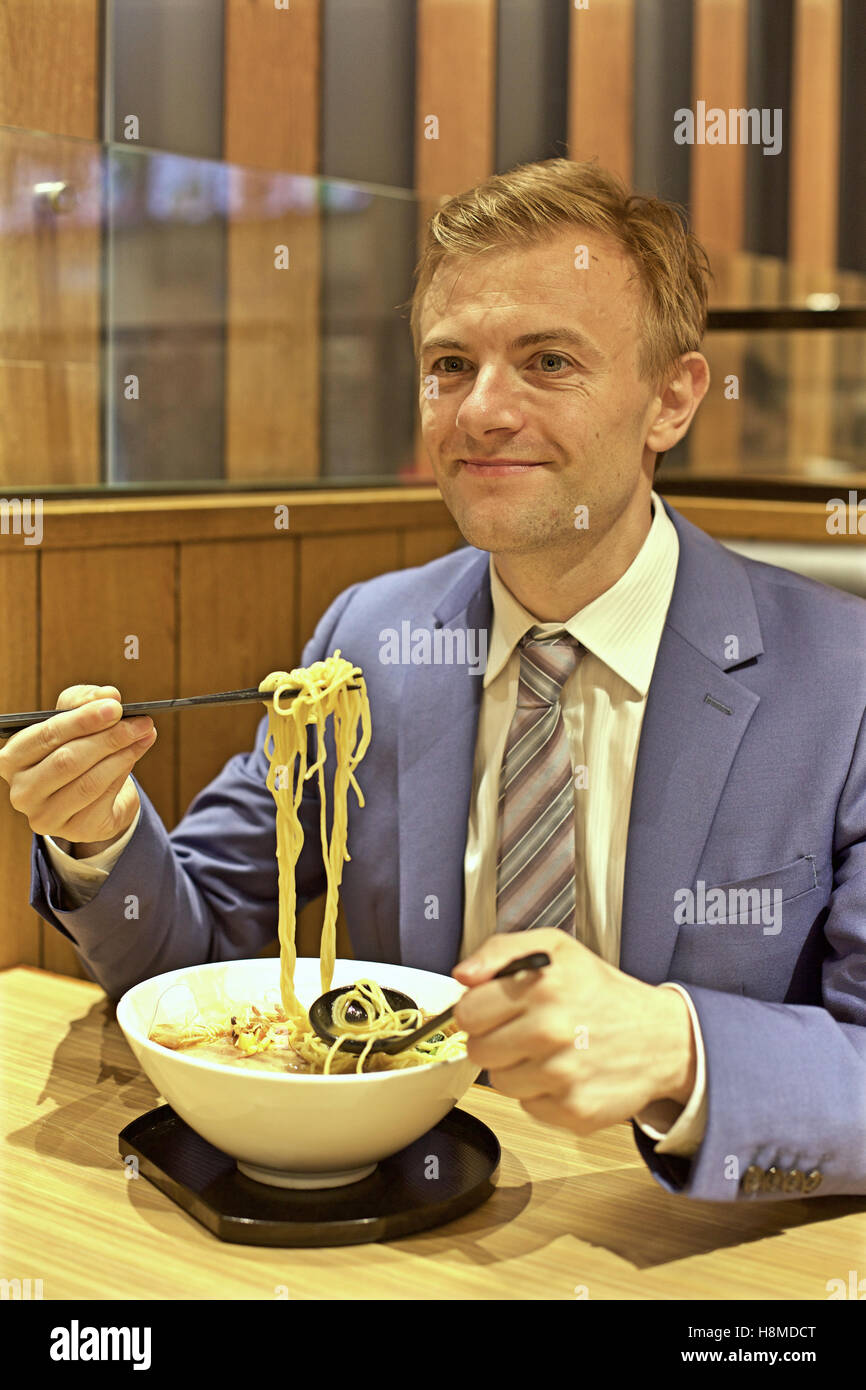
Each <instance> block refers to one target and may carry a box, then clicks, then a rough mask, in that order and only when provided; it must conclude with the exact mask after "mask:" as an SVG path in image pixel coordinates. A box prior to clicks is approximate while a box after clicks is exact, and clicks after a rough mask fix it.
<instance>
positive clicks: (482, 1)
mask: <svg viewBox="0 0 866 1390" xmlns="http://www.w3.org/2000/svg"><path fill="white" fill-rule="evenodd" d="M496 15H497V0H417V40H416V42H417V52H416V74H417V79H416V80H417V100H416V105H415V192H416V196H417V198H418V220H417V229H418V246H419V249H420V247H421V245H422V244H423V241H424V229H425V226H426V224H427V223H428V222H429V220H430V218H431V217H432V216H433V213H434V212H435V211H436V208H437V207H438V206H439V204H440V203H442V202H444V201H445V200H446V199H447V198H449V197H453V195H454V194H456V193H462V192H463V191H464V190H465V189H467V188H472V187H473V185H474V184H476V183H480V182H481V180H482V179H485V178H487V177H488V175H489V174H492V173H493V172H494V167H493V166H494V161H495V157H496ZM431 117H435V120H436V122H438V128H437V127H436V125H435V124H434V122H433V121H431V119H430V118H431ZM412 452H413V462H412V466H411V468H409V469H407V470H406V476H411V477H413V478H425V479H426V478H431V479H432V477H433V469H432V467H431V464H430V460H429V458H428V456H427V451H426V449H425V448H424V443H423V440H422V438H421V426H420V418H419V416H418V415H417V414H416V416H415V431H414V436H413V443H412Z"/></svg>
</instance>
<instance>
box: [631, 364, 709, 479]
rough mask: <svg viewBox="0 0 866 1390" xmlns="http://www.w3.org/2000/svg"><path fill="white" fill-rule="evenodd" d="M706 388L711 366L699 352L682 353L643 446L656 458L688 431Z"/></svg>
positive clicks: (662, 395) (662, 394)
mask: <svg viewBox="0 0 866 1390" xmlns="http://www.w3.org/2000/svg"><path fill="white" fill-rule="evenodd" d="M709 386H710V365H709V363H708V362H707V359H706V358H705V357H704V356H703V354H702V353H700V352H687V353H685V354H684V356H682V357H681V358H680V359H679V364H678V366H677V368H676V369H675V370H674V372H672V373H671V375H670V376H669V377H668V382H667V385H666V386H665V388H664V389H663V391H662V393H661V396H660V399H659V406H658V410H657V411H656V415H655V419H654V420H653V421H652V424H651V425H650V429H649V433H648V434H647V438H646V447H647V448H648V449H652V450H654V451H655V453H656V455H662V454H665V453H666V452H667V450H668V449H672V448H673V447H674V445H675V444H678V443H679V441H680V440H681V439H682V438H683V436H684V435H685V434H686V432H687V431H688V428H689V425H690V424H691V423H692V419H693V417H694V414H695V411H696V410H697V408H698V406H699V405H700V403H701V401H702V400H703V399H704V396H705V395H706V394H707V391H708V390H709ZM656 464H658V457H657V458H656Z"/></svg>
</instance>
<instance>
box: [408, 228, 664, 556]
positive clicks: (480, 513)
mask: <svg viewBox="0 0 866 1390" xmlns="http://www.w3.org/2000/svg"><path fill="white" fill-rule="evenodd" d="M584 245H585V246H586V247H587V248H588V262H589V264H588V268H586V269H577V268H575V256H576V250H575V248H576V247H578V246H584ZM640 322H641V296H640V287H639V284H638V281H637V278H636V275H635V272H634V267H633V264H632V262H631V261H630V259H629V258H628V257H627V256H626V254H625V253H624V252H623V250H622V249H621V248H620V247H619V245H618V244H617V243H616V242H614V241H613V240H612V239H611V238H609V237H607V236H605V235H604V234H602V233H599V232H596V231H595V229H590V228H585V227H580V226H575V227H573V228H567V229H565V230H564V231H561V232H559V233H557V234H556V235H555V236H554V237H552V238H551V239H550V240H549V241H548V242H546V243H545V244H543V245H540V246H536V247H533V248H531V249H528V250H525V249H524V250H515V251H497V252H492V253H490V254H487V253H485V254H483V255H481V256H478V257H476V258H466V257H464V258H460V260H454V259H451V260H448V261H446V262H444V264H443V265H442V266H440V268H439V271H438V272H437V274H436V275H435V277H434V279H433V282H432V284H431V286H430V289H429V290H428V292H427V294H426V296H425V299H424V305H423V312H422V315H421V320H420V344H421V360H420V392H419V399H420V407H421V428H422V433H423V438H424V444H425V447H426V449H427V451H428V453H429V455H430V460H431V463H432V465H433V470H434V473H435V476H436V481H437V483H438V484H439V488H440V490H441V492H442V495H443V497H444V499H445V503H446V505H447V507H448V509H449V511H450V512H451V513H452V515H453V516H454V518H455V520H456V522H457V524H458V526H459V527H460V530H461V531H462V533H463V535H464V536H465V537H466V539H467V540H468V541H469V543H470V544H471V545H475V546H478V547H479V548H480V549H482V550H489V551H492V552H493V553H494V554H496V553H501V554H513V555H530V554H531V553H532V552H536V551H549V550H550V549H551V548H556V547H565V548H566V550H567V551H568V553H569V554H574V555H579V554H581V553H588V551H589V550H591V549H592V548H594V546H595V545H596V544H597V543H598V542H599V541H600V540H601V539H602V537H603V536H604V535H605V534H606V532H607V531H608V530H609V529H610V528H611V526H613V525H614V523H615V522H616V521H617V520H618V519H619V518H620V517H621V516H622V515H623V513H624V512H625V511H626V510H627V509H628V508H629V507H630V506H631V508H633V509H634V508H636V507H641V508H644V509H645V510H646V514H647V517H648V515H649V502H648V499H649V492H650V488H651V485H652V462H653V457H654V454H653V452H652V451H650V450H648V449H647V448H646V447H645V446H646V438H647V432H648V430H649V429H650V427H651V424H652V421H653V419H654V418H655V414H656V411H657V409H658V405H659V397H658V396H656V395H655V394H654V393H653V392H652V391H651V390H650V387H649V385H648V384H647V383H646V382H643V381H640V380H639V378H638V352H639V347H640V337H639V333H640ZM549 330H553V334H552V336H551V337H550V338H549V339H548V338H546V339H545V340H544V341H535V342H529V343H523V344H516V343H515V340H516V339H518V338H520V337H522V336H524V335H527V334H541V333H545V334H546V333H547V332H548V331H549ZM562 330H569V331H570V332H571V333H573V334H575V335H578V339H577V340H576V341H573V340H569V338H568V337H567V336H566V335H565V334H564V333H563V332H562ZM443 340H447V342H446V341H443ZM430 378H434V379H435V382H436V387H435V388H434V389H433V390H432V391H431V388H430ZM471 459H481V460H487V459H503V460H507V461H512V462H514V461H520V462H522V463H524V464H531V465H533V466H531V467H524V468H521V469H517V468H513V467H512V468H509V467H506V466H500V467H496V466H492V465H485V464H484V463H478V464H472V463H471V462H467V460H471ZM582 505H585V506H586V507H588V509H589V514H588V529H577V528H576V527H575V508H576V507H578V506H582Z"/></svg>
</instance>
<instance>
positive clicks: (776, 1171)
mask: <svg viewBox="0 0 866 1390" xmlns="http://www.w3.org/2000/svg"><path fill="white" fill-rule="evenodd" d="M781 1186H782V1170H781V1168H777V1167H776V1165H775V1163H774V1164H773V1166H772V1168H768V1169H767V1171H766V1173H765V1174H764V1180H763V1182H762V1183H761V1187H762V1188H763V1190H764V1191H765V1192H778V1191H779V1189H780V1187H781Z"/></svg>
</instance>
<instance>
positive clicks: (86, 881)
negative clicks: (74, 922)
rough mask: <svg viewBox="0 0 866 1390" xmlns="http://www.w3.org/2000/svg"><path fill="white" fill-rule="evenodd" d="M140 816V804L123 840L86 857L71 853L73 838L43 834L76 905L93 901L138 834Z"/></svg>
mask: <svg viewBox="0 0 866 1390" xmlns="http://www.w3.org/2000/svg"><path fill="white" fill-rule="evenodd" d="M140 818H141V807H140V806H139V808H138V810H137V811H136V813H135V819H134V820H133V822H132V824H131V826H130V827H129V829H128V830H126V831H125V832H124V834H123V835H121V837H120V839H119V840H115V842H114V844H113V845H109V846H108V848H107V849H103V850H100V851H99V853H98V854H91V855H88V857H87V858H86V859H76V858H75V857H74V856H73V855H71V854H69V852H68V850H69V844H70V842H69V840H62V839H60V838H59V837H58V838H57V839H56V840H55V839H52V838H51V836H50V835H43V836H42V843H43V844H44V845H45V853H46V854H47V856H48V859H49V862H50V864H51V867H52V868H53V870H54V872H55V873H56V875H57V877H58V878H59V880H60V882H61V883H62V885H63V889H64V893H65V895H66V897H67V898H68V900H69V901H70V902H71V903H72V904H73V905H74V907H83V906H84V904H85V903H88V902H90V900H91V898H95V897H96V894H97V893H98V892H99V889H100V887H101V885H102V883H103V882H104V881H105V879H107V878H108V875H109V874H110V873H111V870H112V869H113V868H114V865H115V864H116V863H117V861H118V859H119V858H120V856H121V854H122V853H123V851H124V850H125V849H126V846H127V845H128V844H129V842H130V840H131V839H132V837H133V835H134V834H135V828H136V826H137V825H138V822H139V820H140ZM64 847H65V848H64Z"/></svg>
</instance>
